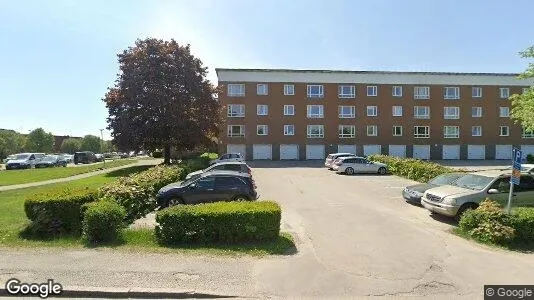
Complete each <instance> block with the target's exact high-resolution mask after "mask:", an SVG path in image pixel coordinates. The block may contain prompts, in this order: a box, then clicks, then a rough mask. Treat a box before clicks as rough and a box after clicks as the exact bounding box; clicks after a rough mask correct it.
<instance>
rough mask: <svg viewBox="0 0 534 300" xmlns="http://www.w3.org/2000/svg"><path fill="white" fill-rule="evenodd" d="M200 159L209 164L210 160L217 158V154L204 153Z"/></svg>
mask: <svg viewBox="0 0 534 300" xmlns="http://www.w3.org/2000/svg"><path fill="white" fill-rule="evenodd" d="M200 158H201V159H203V160H207V161H208V162H209V161H210V160H214V159H217V158H219V154H217V153H213V152H205V153H202V154H201V155H200Z"/></svg>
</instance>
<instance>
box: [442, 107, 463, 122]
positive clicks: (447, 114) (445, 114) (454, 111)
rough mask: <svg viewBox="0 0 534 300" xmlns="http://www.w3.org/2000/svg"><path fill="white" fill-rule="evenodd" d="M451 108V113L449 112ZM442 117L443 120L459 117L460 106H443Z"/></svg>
mask: <svg viewBox="0 0 534 300" xmlns="http://www.w3.org/2000/svg"><path fill="white" fill-rule="evenodd" d="M451 110H452V114H451ZM443 119H445V120H457V119H460V107H458V106H445V107H444V108H443Z"/></svg>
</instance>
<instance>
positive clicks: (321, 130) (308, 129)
mask: <svg viewBox="0 0 534 300" xmlns="http://www.w3.org/2000/svg"><path fill="white" fill-rule="evenodd" d="M313 128H317V129H319V133H312V131H313ZM306 137H307V138H309V139H320V138H324V125H308V126H307V127H306Z"/></svg>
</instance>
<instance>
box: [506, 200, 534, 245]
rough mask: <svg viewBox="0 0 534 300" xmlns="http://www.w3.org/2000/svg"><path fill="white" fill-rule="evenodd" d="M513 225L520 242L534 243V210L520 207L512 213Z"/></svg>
mask: <svg viewBox="0 0 534 300" xmlns="http://www.w3.org/2000/svg"><path fill="white" fill-rule="evenodd" d="M512 212H513V213H512V215H511V224H512V227H513V228H514V229H515V231H516V240H517V241H518V242H534V208H532V207H518V208H515V209H514V210H513V211H512Z"/></svg>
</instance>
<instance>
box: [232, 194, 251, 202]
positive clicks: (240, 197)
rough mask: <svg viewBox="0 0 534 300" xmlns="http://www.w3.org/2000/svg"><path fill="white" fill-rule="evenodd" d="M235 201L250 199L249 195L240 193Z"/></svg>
mask: <svg viewBox="0 0 534 300" xmlns="http://www.w3.org/2000/svg"><path fill="white" fill-rule="evenodd" d="M234 201H248V197H247V196H245V195H238V196H235V197H234Z"/></svg>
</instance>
